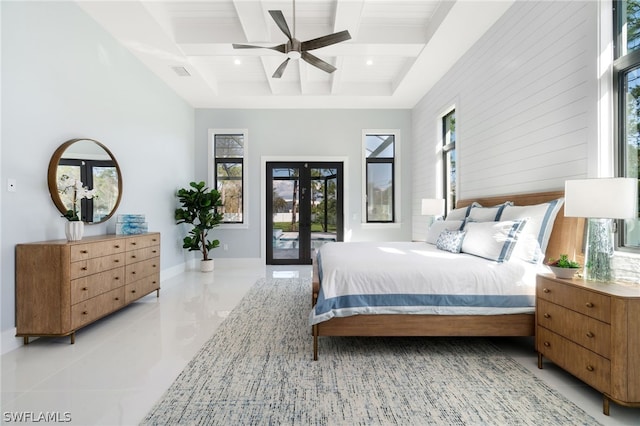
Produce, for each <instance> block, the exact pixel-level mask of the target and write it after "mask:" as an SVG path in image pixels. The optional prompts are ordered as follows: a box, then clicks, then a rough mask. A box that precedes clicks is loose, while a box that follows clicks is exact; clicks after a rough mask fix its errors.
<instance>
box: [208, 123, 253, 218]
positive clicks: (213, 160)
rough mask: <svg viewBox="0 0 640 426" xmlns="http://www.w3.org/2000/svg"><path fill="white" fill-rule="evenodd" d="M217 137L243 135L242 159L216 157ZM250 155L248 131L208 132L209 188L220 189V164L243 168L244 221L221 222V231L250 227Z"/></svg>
mask: <svg viewBox="0 0 640 426" xmlns="http://www.w3.org/2000/svg"><path fill="white" fill-rule="evenodd" d="M216 135H242V137H243V141H244V145H243V154H242V158H239V157H236V158H234V157H229V158H227V157H220V158H218V157H216V153H215V143H216ZM248 155H249V131H248V130H247V129H209V131H208V159H209V161H208V169H209V173H208V175H209V187H210V188H216V189H217V188H218V174H217V165H218V163H239V164H241V166H242V179H241V185H242V221H238V222H224V221H223V222H221V223H220V228H221V229H234V228H235V229H246V228H248V227H249V202H248V200H249V194H248V188H249V185H248V176H247V167H246V163H247V158H248Z"/></svg>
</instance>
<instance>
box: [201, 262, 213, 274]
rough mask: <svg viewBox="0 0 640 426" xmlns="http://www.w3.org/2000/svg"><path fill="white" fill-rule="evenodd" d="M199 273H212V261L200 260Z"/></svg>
mask: <svg viewBox="0 0 640 426" xmlns="http://www.w3.org/2000/svg"><path fill="white" fill-rule="evenodd" d="M200 271H201V272H211V271H213V259H208V260H201V261H200Z"/></svg>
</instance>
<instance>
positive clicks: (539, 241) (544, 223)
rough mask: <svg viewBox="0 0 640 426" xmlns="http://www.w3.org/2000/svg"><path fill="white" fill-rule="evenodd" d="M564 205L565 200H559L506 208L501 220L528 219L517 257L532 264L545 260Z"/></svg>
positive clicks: (519, 243)
mask: <svg viewBox="0 0 640 426" xmlns="http://www.w3.org/2000/svg"><path fill="white" fill-rule="evenodd" d="M563 203H564V198H558V199H557V200H553V201H549V202H548V203H542V204H534V205H531V206H507V207H505V208H504V210H503V211H502V216H501V217H500V219H501V220H516V219H525V218H526V219H527V225H526V226H525V227H524V229H523V230H522V235H521V237H520V239H519V242H518V247H516V256H518V257H520V258H521V259H523V260H525V261H527V262H531V263H538V262H541V261H542V260H543V259H544V253H545V251H546V250H547V244H548V243H549V237H551V231H552V230H553V223H554V222H555V220H556V216H557V215H558V212H559V211H560V208H561V207H562V204H563Z"/></svg>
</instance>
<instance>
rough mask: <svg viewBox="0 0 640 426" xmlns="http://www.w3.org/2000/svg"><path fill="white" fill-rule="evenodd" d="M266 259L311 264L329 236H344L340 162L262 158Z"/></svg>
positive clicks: (284, 262)
mask: <svg viewBox="0 0 640 426" xmlns="http://www.w3.org/2000/svg"><path fill="white" fill-rule="evenodd" d="M266 166H267V167H266V170H267V179H266V182H267V187H266V188H265V190H266V191H267V192H266V195H267V196H266V200H267V206H266V207H267V210H266V211H267V217H266V218H265V219H266V230H267V233H266V235H267V241H266V244H267V264H270V265H292V264H303V265H308V264H311V257H312V255H313V254H314V252H315V250H317V249H318V248H319V247H320V246H322V245H323V244H325V243H327V242H329V241H343V239H344V236H343V234H344V226H343V223H344V219H343V195H342V191H343V184H342V173H343V171H342V163H340V162H304V161H299V162H267V163H266Z"/></svg>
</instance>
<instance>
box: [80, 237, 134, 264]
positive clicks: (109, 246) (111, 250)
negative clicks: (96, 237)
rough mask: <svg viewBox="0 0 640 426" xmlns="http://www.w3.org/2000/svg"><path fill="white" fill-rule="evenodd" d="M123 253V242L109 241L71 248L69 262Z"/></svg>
mask: <svg viewBox="0 0 640 426" xmlns="http://www.w3.org/2000/svg"><path fill="white" fill-rule="evenodd" d="M122 252H124V240H110V241H102V242H95V243H86V244H74V245H72V246H71V261H72V262H77V261H79V260H87V259H93V258H94V257H102V256H109V255H112V254H117V253H122Z"/></svg>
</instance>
